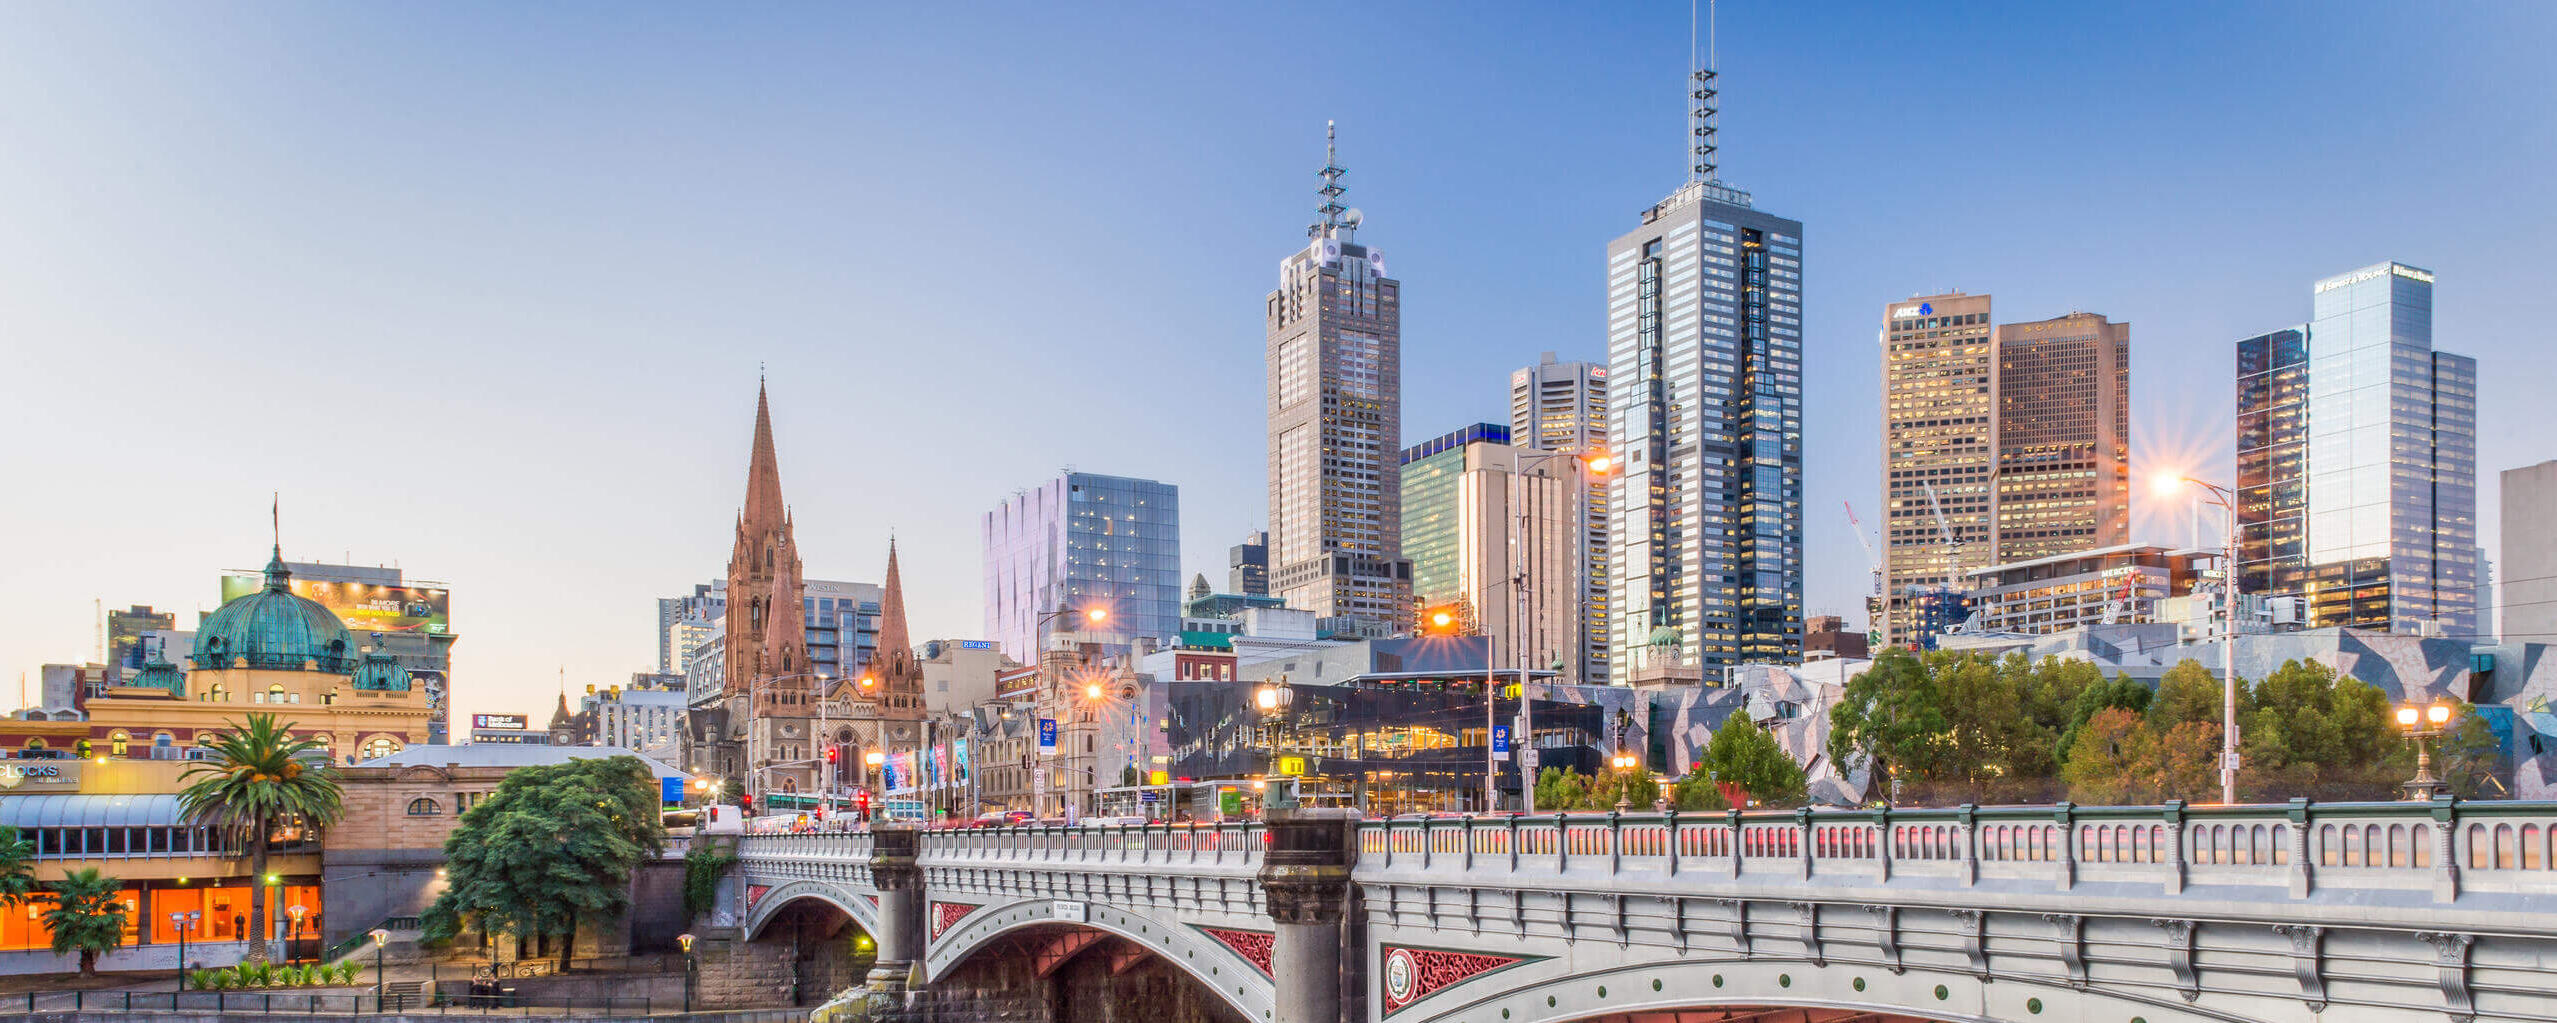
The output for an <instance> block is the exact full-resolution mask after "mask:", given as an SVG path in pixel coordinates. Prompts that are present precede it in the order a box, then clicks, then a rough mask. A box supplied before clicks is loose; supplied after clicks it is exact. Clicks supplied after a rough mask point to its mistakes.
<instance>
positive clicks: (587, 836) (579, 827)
mask: <svg viewBox="0 0 2557 1023" xmlns="http://www.w3.org/2000/svg"><path fill="white" fill-rule="evenodd" d="M665 839H666V832H665V827H664V825H663V823H662V821H661V818H660V816H659V814H658V808H657V779H656V778H655V777H653V776H652V775H650V774H649V773H648V769H647V768H646V767H645V766H644V765H642V764H641V763H640V762H639V761H638V760H637V759H635V758H632V757H612V758H610V759H600V760H572V761H569V762H567V763H561V764H545V765H542V766H538V767H524V768H518V769H516V770H515V771H514V772H513V773H511V774H508V775H507V776H506V780H505V781H504V782H503V783H500V784H499V785H498V787H497V791H496V792H494V793H492V794H490V796H489V797H488V799H487V800H485V801H483V802H481V803H480V804H479V805H478V806H475V807H472V808H471V810H470V812H469V813H466V814H464V815H462V820H461V825H460V826H459V827H457V828H454V829H453V834H452V836H451V837H450V838H448V839H446V840H445V842H444V856H445V858H446V860H447V865H446V867H445V874H446V882H447V885H448V887H447V888H446V889H445V891H444V894H442V895H440V896H438V897H437V898H436V900H435V904H434V905H433V906H430V907H428V909H427V911H426V914H425V919H424V920H423V921H421V922H422V923H423V924H424V929H425V934H426V938H427V940H429V941H436V942H443V941H450V940H452V939H453V938H454V937H455V936H456V935H458V934H460V933H461V931H462V930H463V929H464V928H469V927H476V928H478V929H479V930H480V931H481V932H483V933H488V934H498V933H514V934H532V935H544V936H558V937H560V938H561V939H562V940H561V942H560V953H559V960H560V968H561V969H566V968H567V967H568V961H569V956H570V950H571V949H573V948H574V947H575V946H576V941H577V929H578V927H579V926H580V925H581V924H585V923H588V922H603V921H609V920H614V919H618V918H620V917H621V915H622V914H624V913H626V912H628V911H629V909H630V891H629V884H630V875H631V871H633V870H635V869H637V867H638V866H639V864H640V863H641V862H643V861H645V860H648V859H652V858H654V857H656V856H657V854H658V853H659V851H660V850H662V849H663V848H664V847H665Z"/></svg>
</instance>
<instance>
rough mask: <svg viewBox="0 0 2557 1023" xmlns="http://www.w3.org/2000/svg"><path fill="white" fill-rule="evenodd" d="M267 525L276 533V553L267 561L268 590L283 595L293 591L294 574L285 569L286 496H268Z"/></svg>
mask: <svg viewBox="0 0 2557 1023" xmlns="http://www.w3.org/2000/svg"><path fill="white" fill-rule="evenodd" d="M266 514H267V523H268V525H269V527H270V528H272V529H273V530H274V531H275V532H274V538H275V552H274V554H273V555H271V556H269V557H268V558H267V559H266V588H267V589H270V590H274V591H275V592H277V593H282V592H284V591H285V590H288V589H291V588H292V585H293V573H292V572H290V571H287V570H286V569H285V568H284V494H283V492H282V491H276V492H274V493H272V494H270V495H268V504H267V509H266Z"/></svg>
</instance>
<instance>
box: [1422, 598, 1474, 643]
mask: <svg viewBox="0 0 2557 1023" xmlns="http://www.w3.org/2000/svg"><path fill="white" fill-rule="evenodd" d="M1462 610H1463V609H1461V608H1459V607H1457V606H1456V605H1454V604H1440V605H1437V606H1435V607H1425V608H1422V609H1421V635H1424V636H1458V635H1463V634H1464V631H1465V616H1464V615H1463V614H1462V613H1461V612H1462Z"/></svg>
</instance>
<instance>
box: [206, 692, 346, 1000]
mask: <svg viewBox="0 0 2557 1023" xmlns="http://www.w3.org/2000/svg"><path fill="white" fill-rule="evenodd" d="M292 728H293V726H292V725H291V724H289V723H288V724H277V723H276V722H275V715H273V714H251V715H249V716H248V723H247V724H246V725H234V726H233V728H232V731H230V732H228V733H226V734H224V735H222V736H221V737H220V738H217V739H215V740H213V742H212V743H211V744H210V745H209V747H208V748H210V749H211V750H212V751H213V754H214V757H213V759H212V760H208V761H205V762H202V763H198V764H196V765H195V766H193V767H190V768H187V771H186V774H185V775H183V776H182V777H181V778H180V779H179V780H181V781H185V782H187V787H186V791H184V792H180V793H178V804H179V805H180V806H181V807H183V808H185V810H186V815H187V818H188V819H190V820H193V821H195V822H197V823H200V824H206V825H210V826H212V827H215V828H219V829H222V830H223V831H225V832H227V833H228V834H230V835H231V836H232V837H233V838H234V839H238V840H245V841H246V842H247V843H248V847H249V874H250V883H249V919H250V920H251V921H252V923H251V924H250V927H249V952H248V955H247V956H246V957H245V958H244V959H243V960H242V961H244V962H253V963H262V962H265V961H266V931H267V923H266V846H267V841H268V840H269V838H271V837H272V836H273V835H274V834H275V830H276V829H277V828H279V827H283V826H285V825H286V824H291V823H298V824H300V825H301V826H303V827H306V828H324V827H327V826H329V825H331V824H335V823H337V821H338V818H339V817H340V816H342V815H343V811H342V809H341V808H340V805H339V802H338V797H339V786H338V780H337V772H336V771H334V770H331V769H330V767H329V763H328V755H327V754H326V753H325V752H321V753H319V754H318V755H317V756H313V755H311V754H312V753H313V752H314V751H318V750H320V749H321V746H320V740H318V739H316V738H312V737H310V736H302V737H299V738H296V737H295V736H294V735H293V734H292Z"/></svg>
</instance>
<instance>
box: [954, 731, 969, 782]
mask: <svg viewBox="0 0 2557 1023" xmlns="http://www.w3.org/2000/svg"><path fill="white" fill-rule="evenodd" d="M967 780H968V740H966V739H952V740H950V781H951V782H952V783H954V784H956V783H959V782H965V781H967Z"/></svg>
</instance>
